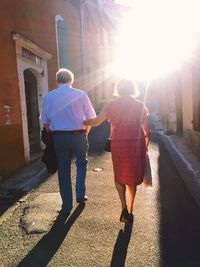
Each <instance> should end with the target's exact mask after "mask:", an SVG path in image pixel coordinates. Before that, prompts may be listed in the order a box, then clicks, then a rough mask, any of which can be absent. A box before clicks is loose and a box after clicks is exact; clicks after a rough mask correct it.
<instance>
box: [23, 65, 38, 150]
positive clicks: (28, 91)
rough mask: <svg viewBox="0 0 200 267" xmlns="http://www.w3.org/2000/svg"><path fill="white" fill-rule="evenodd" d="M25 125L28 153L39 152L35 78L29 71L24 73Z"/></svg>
mask: <svg viewBox="0 0 200 267" xmlns="http://www.w3.org/2000/svg"><path fill="white" fill-rule="evenodd" d="M24 83H25V95H26V110H27V124H28V135H29V144H30V153H31V154H32V153H37V152H39V151H40V124H39V109H38V92H37V78H36V77H35V75H34V74H33V73H32V72H31V71H29V70H25V71H24Z"/></svg>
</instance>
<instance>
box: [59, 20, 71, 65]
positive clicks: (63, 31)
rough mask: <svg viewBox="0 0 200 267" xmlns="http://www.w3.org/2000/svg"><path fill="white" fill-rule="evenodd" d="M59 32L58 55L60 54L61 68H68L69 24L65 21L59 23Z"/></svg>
mask: <svg viewBox="0 0 200 267" xmlns="http://www.w3.org/2000/svg"><path fill="white" fill-rule="evenodd" d="M57 30H58V53H59V65H60V66H59V67H60V68H68V67H69V62H68V56H67V24H66V22H65V21H63V20H58V22H57Z"/></svg>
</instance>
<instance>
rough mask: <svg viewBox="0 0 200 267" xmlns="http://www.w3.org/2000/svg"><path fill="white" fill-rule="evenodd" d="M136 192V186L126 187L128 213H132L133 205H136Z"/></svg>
mask: <svg viewBox="0 0 200 267" xmlns="http://www.w3.org/2000/svg"><path fill="white" fill-rule="evenodd" d="M136 190H137V187H136V186H132V185H126V194H127V203H128V204H127V209H128V213H132V212H133V204H134V199H135V194H136Z"/></svg>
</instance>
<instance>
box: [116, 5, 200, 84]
mask: <svg viewBox="0 0 200 267" xmlns="http://www.w3.org/2000/svg"><path fill="white" fill-rule="evenodd" d="M116 2H118V3H119V2H120V3H121V4H132V6H133V9H132V12H131V13H130V16H127V17H126V18H125V19H124V20H123V21H122V23H121V28H120V29H119V32H118V35H117V36H116V55H115V59H116V62H115V71H116V72H117V73H118V74H119V75H121V76H128V77H130V76H131V77H133V76H134V77H133V78H136V79H151V78H156V77H159V76H162V75H165V74H167V73H169V72H173V71H174V70H176V69H178V68H179V67H180V66H181V64H183V63H185V62H187V61H189V60H190V58H192V57H194V51H195V48H196V46H197V44H198V42H199V41H200V15H199V14H200V0H132V1H131V0H117V1H116ZM199 44H200V42H199Z"/></svg>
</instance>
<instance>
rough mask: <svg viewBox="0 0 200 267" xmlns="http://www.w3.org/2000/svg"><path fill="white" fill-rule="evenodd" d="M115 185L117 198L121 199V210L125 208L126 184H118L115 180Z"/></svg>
mask: <svg viewBox="0 0 200 267" xmlns="http://www.w3.org/2000/svg"><path fill="white" fill-rule="evenodd" d="M115 186H116V189H117V192H118V194H119V198H120V200H121V205H122V210H123V209H125V208H126V195H125V192H126V186H125V185H123V184H118V183H117V182H115Z"/></svg>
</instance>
